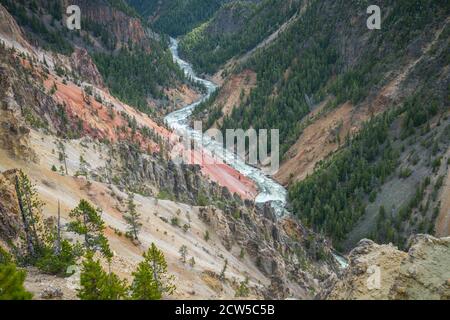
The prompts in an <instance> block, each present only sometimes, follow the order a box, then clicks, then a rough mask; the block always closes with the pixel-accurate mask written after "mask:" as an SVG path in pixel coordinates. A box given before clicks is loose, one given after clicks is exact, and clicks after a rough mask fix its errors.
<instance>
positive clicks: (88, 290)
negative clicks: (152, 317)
mask: <svg viewBox="0 0 450 320" xmlns="http://www.w3.org/2000/svg"><path fill="white" fill-rule="evenodd" d="M77 291H78V294H77V295H78V298H80V299H81V300H122V299H125V298H127V291H128V289H127V283H126V281H125V280H120V279H119V277H118V276H117V275H116V274H114V273H112V272H110V273H107V272H105V271H104V270H103V268H102V266H101V265H100V261H99V260H94V255H93V253H92V252H88V253H87V254H86V257H85V259H84V261H83V264H82V269H81V274H80V289H78V290H77Z"/></svg>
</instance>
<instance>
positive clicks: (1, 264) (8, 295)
mask: <svg viewBox="0 0 450 320" xmlns="http://www.w3.org/2000/svg"><path fill="white" fill-rule="evenodd" d="M25 277H26V272H25V271H23V270H17V267H16V265H15V264H14V263H13V262H12V260H11V256H10V255H9V254H8V253H7V252H6V251H5V250H3V249H2V248H1V247H0V300H29V299H31V298H32V296H33V295H32V294H31V293H29V292H28V291H26V289H25V288H24V286H23V282H24V280H25Z"/></svg>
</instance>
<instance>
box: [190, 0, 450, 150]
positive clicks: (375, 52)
mask: <svg viewBox="0 0 450 320" xmlns="http://www.w3.org/2000/svg"><path fill="white" fill-rule="evenodd" d="M390 6H392V11H391V12H390V13H389V15H388V16H387V17H386V21H385V22H383V28H382V30H381V31H380V32H370V33H368V34H367V37H369V39H368V41H367V42H366V46H365V47H364V50H363V51H362V52H360V53H358V54H357V55H355V57H354V58H355V61H354V63H353V64H349V62H348V56H347V54H346V53H345V52H343V50H342V48H341V46H340V42H339V41H340V40H339V34H338V35H337V34H336V32H337V31H336V30H341V28H342V25H341V22H342V21H348V20H349V19H351V17H350V16H349V12H350V11H349V10H346V8H351V12H355V11H357V10H360V11H361V12H365V9H366V7H367V6H366V3H361V2H357V1H344V0H339V1H337V2H335V3H333V4H324V2H323V1H315V2H312V3H310V4H309V6H308V7H307V9H306V10H305V12H304V13H303V14H302V16H301V18H300V19H298V20H296V21H294V22H293V23H292V24H291V25H290V27H289V28H287V30H286V31H284V32H283V33H282V34H281V35H280V36H279V37H278V38H277V40H276V41H275V42H274V43H273V44H272V45H271V46H268V47H267V48H264V49H263V50H258V51H257V52H256V53H255V54H254V55H253V56H252V57H251V58H250V59H249V60H248V61H247V62H245V63H244V64H243V65H241V66H238V67H237V68H236V69H235V70H234V71H233V72H236V73H238V72H240V71H241V70H243V69H245V68H250V69H252V70H254V71H255V72H256V73H257V85H256V87H255V88H254V89H253V90H252V91H251V93H250V96H249V98H248V99H246V100H245V101H243V102H241V104H240V105H239V106H238V107H237V108H234V109H233V112H232V114H231V115H230V116H227V117H225V119H224V122H223V125H222V129H225V128H227V129H228V128H243V129H244V130H246V129H248V128H250V127H253V128H255V129H257V130H258V129H264V128H277V129H279V130H280V141H281V149H280V151H281V153H282V154H283V155H285V153H286V151H287V150H288V149H289V147H290V146H292V144H294V143H295V141H296V140H297V139H298V137H299V135H300V134H301V132H302V124H301V121H302V119H303V118H304V117H305V115H307V114H308V113H309V112H310V111H311V109H312V108H313V107H314V105H316V104H317V103H318V102H320V101H323V100H324V98H325V97H330V98H331V101H330V102H329V104H328V108H333V107H335V106H337V105H339V104H340V103H343V102H346V101H350V102H351V103H353V104H354V105H356V104H358V103H359V102H361V101H362V100H363V99H365V98H366V97H367V96H368V95H369V93H370V91H371V89H373V88H377V87H379V86H380V85H383V81H385V76H386V74H387V72H389V71H390V70H392V69H393V68H398V65H399V63H401V64H402V63H405V50H406V49H407V46H408V44H409V43H411V41H413V39H414V38H415V37H417V34H418V33H419V32H421V31H423V30H424V28H425V26H428V25H430V24H432V23H433V22H437V21H443V19H445V17H446V15H448V13H449V12H450V8H449V6H448V5H443V4H442V3H438V2H429V1H425V0H417V1H409V0H402V1H395V2H392V4H390ZM324 7H327V10H325V11H324ZM338 8H339V9H338ZM405 12H407V13H408V14H405ZM361 28H364V29H361ZM360 29H361V30H358V31H357V32H359V33H366V32H367V29H366V28H365V24H364V25H363V26H361V27H360ZM343 32H344V31H343ZM399 37H401V41H400V39H399ZM337 38H338V39H337ZM393 43H395V45H392V44H393ZM215 47H222V46H221V45H218V44H215ZM199 56H201V55H199ZM443 58H444V57H443ZM443 63H445V62H443ZM429 73H430V70H424V72H423V75H427V74H429ZM311 101H312V103H311ZM210 105H211V103H210ZM418 108H424V107H423V106H418ZM212 114H213V115H212V117H210V119H208V123H214V120H216V119H217V117H220V116H221V114H220V113H218V112H212ZM411 116H412V118H415V116H418V117H419V118H420V117H422V115H421V113H416V112H415V111H412V112H411ZM412 121H414V119H412ZM416 121H417V120H416Z"/></svg>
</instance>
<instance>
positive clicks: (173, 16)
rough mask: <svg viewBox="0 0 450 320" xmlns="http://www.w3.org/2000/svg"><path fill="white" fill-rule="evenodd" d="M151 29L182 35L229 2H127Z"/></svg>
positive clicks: (177, 0)
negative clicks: (147, 22)
mask: <svg viewBox="0 0 450 320" xmlns="http://www.w3.org/2000/svg"><path fill="white" fill-rule="evenodd" d="M127 1H128V3H129V4H130V5H131V6H133V7H134V8H136V10H137V11H138V12H140V13H141V15H142V16H144V17H146V18H148V19H149V21H150V23H151V25H152V27H153V28H154V29H155V30H157V31H159V32H162V33H166V34H169V35H171V36H173V37H176V36H179V35H182V34H185V33H187V32H188V31H190V30H192V29H193V28H195V27H197V26H198V25H199V24H200V23H202V22H204V21H206V20H207V19H209V18H210V17H211V16H212V15H213V14H214V12H215V11H216V10H217V9H219V8H220V6H221V4H222V3H224V2H227V1H229V0H165V1H160V0H127Z"/></svg>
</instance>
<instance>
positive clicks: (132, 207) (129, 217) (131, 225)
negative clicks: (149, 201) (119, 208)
mask: <svg viewBox="0 0 450 320" xmlns="http://www.w3.org/2000/svg"><path fill="white" fill-rule="evenodd" d="M127 207H128V208H127V209H128V210H127V213H126V214H124V216H123V218H124V219H125V221H126V222H127V224H128V232H129V233H130V235H131V236H132V238H133V239H134V240H138V234H139V231H140V230H141V227H142V223H141V215H140V213H138V212H137V210H136V204H135V203H134V195H133V194H132V193H131V192H130V193H128V200H127Z"/></svg>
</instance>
